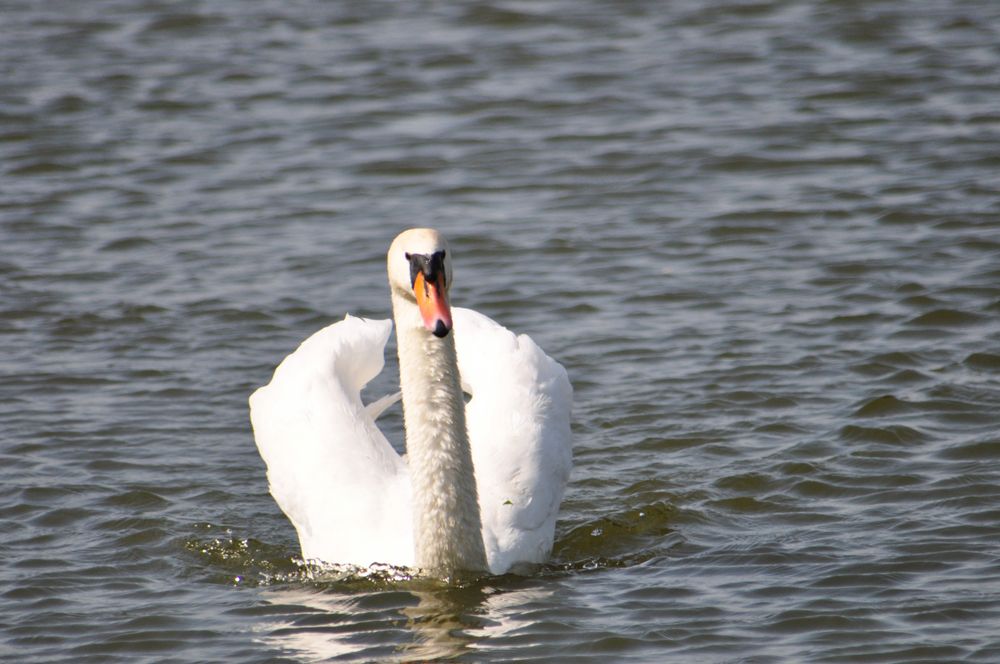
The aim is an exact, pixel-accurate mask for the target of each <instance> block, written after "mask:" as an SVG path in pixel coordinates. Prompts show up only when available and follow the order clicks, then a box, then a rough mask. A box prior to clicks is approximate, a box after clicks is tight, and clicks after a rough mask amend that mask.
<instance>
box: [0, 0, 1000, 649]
mask: <svg viewBox="0 0 1000 664" xmlns="http://www.w3.org/2000/svg"><path fill="white" fill-rule="evenodd" d="M0 13H2V16H3V20H2V22H0V63H2V64H0V72H2V75H0V237H2V247H3V248H2V250H0V284H2V297H0V304H2V316H0V335H2V341H3V344H2V346H3V355H2V358H3V359H2V364H0V371H2V377H3V378H2V380H0V422H2V431H3V435H2V444H0V445H2V447H0V449H2V460H0V505H2V514H3V517H2V521H0V529H2V530H0V558H2V560H3V561H4V564H3V566H2V572H0V574H2V577H0V634H2V639H0V657H2V658H3V659H5V660H7V661H16V662H23V661H31V662H49V661H94V662H112V661H122V662H125V661H127V662H135V661H245V662H264V661H268V662H270V661H288V662H292V661H318V660H323V659H328V658H334V657H340V658H344V659H356V660H362V661H365V660H413V659H436V658H449V657H455V658H458V659H460V660H464V661H510V660H520V661H525V660H532V659H535V660H541V661H552V660H554V659H559V660H580V661H584V660H590V661H599V662H605V661H634V662H652V661H657V662H662V661H676V662H690V661H701V662H770V661H789V662H802V661H809V662H860V661H879V662H916V661H934V662H938V661H967V662H995V661H998V660H1000V636H997V635H998V634H1000V550H998V547H997V542H998V541H1000V488H998V487H1000V471H998V467H1000V466H998V463H997V462H998V459H1000V438H998V431H1000V415H998V410H1000V381H998V373H1000V316H998V314H1000V223H998V220H997V218H998V214H1000V178H998V177H997V173H998V170H1000V157H998V155H1000V110H998V109H1000V73H998V72H1000V47H998V44H1000V5H998V4H997V3H995V2H992V1H990V0H979V1H973V0H968V1H962V0H956V1H954V2H949V3H937V4H933V3H913V2H905V0H884V1H880V2H854V1H851V0H826V1H823V0H806V1H804V2H791V1H782V0H759V1H756V2H748V1H736V0H722V1H720V2H711V3H704V2H695V1H693V0H692V1H689V2H684V1H681V2H671V3H653V2H616V3H592V2H584V3H578V2H568V1H560V0H551V1H543V2H532V3H520V2H504V3H489V4H487V3H430V2H415V3H379V2H371V3H364V4H357V5H355V4H347V3H319V2H305V1H303V2H296V3H284V2H265V1H264V0H258V1H256V2H241V3H230V2H221V1H215V2H213V1H208V0H205V1H201V2H190V3H168V2H160V1H154V0H142V1H141V2H131V1H130V2H125V1H124V0H122V1H119V2H114V1H110V0H108V1H99V0H94V1H91V2H86V3H84V2H79V3H46V2H30V1H27V0H25V1H23V2H6V3H3V6H2V9H0ZM411 225H430V226H435V227H437V228H439V229H441V230H442V231H443V232H445V233H446V234H447V236H448V237H449V239H450V241H451V244H452V247H453V251H454V260H455V266H456V286H455V293H454V297H453V299H454V301H455V302H456V304H460V305H463V306H470V307H473V308H476V309H479V310H480V311H483V312H484V313H486V314H488V315H490V316H491V317H493V318H495V319H497V320H499V321H501V322H502V323H504V324H505V325H507V326H509V327H511V328H512V329H515V330H517V331H520V332H527V333H529V334H531V335H532V336H533V337H534V338H535V340H536V341H538V343H539V344H540V345H541V346H542V347H543V348H545V349H546V351H547V352H548V353H550V354H551V355H553V356H554V357H556V358H558V359H559V360H560V361H561V362H562V363H563V364H564V365H565V366H566V367H567V369H568V371H569V373H570V376H571V378H572V380H573V383H574V386H575V389H576V407H575V412H574V431H575V446H576V447H575V459H576V466H575V470H574V475H573V477H572V480H571V484H570V487H569V490H568V495H567V497H566V501H565V504H564V506H563V511H562V515H561V519H560V523H559V527H558V536H557V543H556V550H555V552H554V555H553V559H552V561H551V563H550V564H549V565H547V566H546V567H545V568H544V569H542V570H539V571H538V572H537V573H536V574H534V575H532V576H528V577H517V576H508V577H502V578H488V579H482V580H479V581H475V582H466V583H462V584H458V583H456V584H451V585H448V584H441V583H435V582H430V581H420V580H405V579H399V578H396V577H395V576H394V574H393V573H392V571H388V570H386V571H381V572H377V573H375V574H372V575H371V576H369V577H367V578H358V577H344V576H338V575H336V574H330V573H326V574H323V573H319V572H317V571H316V570H310V569H304V568H302V567H301V566H299V565H297V564H296V563H295V561H294V558H295V556H296V553H297V546H296V541H295V539H294V533H293V531H292V528H291V526H290V525H289V524H288V522H287V521H286V520H285V519H284V517H283V516H282V515H281V513H280V512H279V511H278V510H277V508H276V506H275V505H274V503H273V501H272V500H271V498H270V497H269V495H268V494H267V488H266V483H265V478H264V469H263V466H262V463H261V461H260V459H259V458H258V456H257V453H256V451H255V449H254V445H253V441H252V437H251V434H250V430H249V425H248V421H247V408H246V398H247V396H248V395H249V393H250V392H251V391H252V390H253V389H254V388H255V387H256V386H258V385H261V384H263V383H265V382H266V381H267V380H268V378H269V376H270V372H271V371H272V370H273V367H274V365H275V364H276V363H277V361H278V360H280V358H281V357H283V356H284V355H285V354H286V353H287V352H289V351H290V350H291V349H292V348H294V347H295V345H296V344H297V343H298V342H299V341H300V340H301V339H303V338H304V337H306V336H307V335H308V334H310V333H311V332H312V331H314V330H315V329H318V328H319V327H320V326H322V325H325V324H327V323H328V322H329V321H331V320H334V319H337V318H340V317H341V316H342V315H343V313H345V312H348V311H350V312H352V313H355V314H360V315H367V316H375V317H385V316H387V315H388V311H389V304H388V294H387V290H386V286H385V276H384V267H383V260H384V259H383V255H384V251H385V249H386V247H387V245H388V243H389V241H390V240H391V239H392V237H393V236H394V235H395V234H396V232H397V231H398V230H400V229H402V228H404V227H407V226H411ZM391 385H392V374H391V372H390V373H389V374H387V375H386V376H385V377H384V378H382V379H380V381H379V382H378V384H376V385H374V386H373V391H378V390H388V389H390V388H391ZM387 427H388V428H389V430H390V433H391V434H393V435H398V434H399V417H398V414H397V415H394V416H392V417H390V418H389V419H388V420H387Z"/></svg>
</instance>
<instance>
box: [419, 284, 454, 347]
mask: <svg viewBox="0 0 1000 664" xmlns="http://www.w3.org/2000/svg"><path fill="white" fill-rule="evenodd" d="M443 282H444V277H443V276H442V275H441V274H440V273H439V274H438V275H437V278H435V279H433V280H432V281H427V279H426V278H425V277H424V274H423V272H418V273H417V277H416V279H414V280H413V294H414V295H416V296H417V306H418V307H419V308H420V316H421V318H423V319H424V327H425V328H427V330H428V331H429V332H433V333H434V336H436V337H445V336H447V335H448V331H449V330H451V307H449V306H448V294H447V293H446V292H445V289H444V283H443Z"/></svg>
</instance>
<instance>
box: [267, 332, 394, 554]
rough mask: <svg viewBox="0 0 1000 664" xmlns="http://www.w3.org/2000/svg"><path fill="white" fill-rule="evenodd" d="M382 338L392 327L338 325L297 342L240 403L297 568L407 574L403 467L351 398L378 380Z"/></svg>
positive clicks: (371, 413) (369, 413)
mask: <svg viewBox="0 0 1000 664" xmlns="http://www.w3.org/2000/svg"><path fill="white" fill-rule="evenodd" d="M391 331H392V321H388V320H382V321H375V320H366V319H362V318H354V317H352V316H347V317H345V318H344V320H342V321H339V322H337V323H334V324H333V325H330V326H328V327H326V328H324V329H322V330H320V331H319V332H316V333H315V334H313V335H312V336H311V337H309V338H308V339H306V340H305V341H303V342H302V344H301V345H300V346H299V347H298V349H297V350H296V351H295V352H294V353H292V354H291V355H289V356H288V357H286V358H285V359H284V360H283V361H282V362H281V364H280V365H278V368H277V369H276V370H275V372H274V377H273V378H272V379H271V382H270V383H269V384H267V385H266V386H264V387H261V388H260V389H258V390H257V391H256V392H254V393H253V395H251V397H250V420H251V422H252V424H253V430H254V438H255V439H256V441H257V449H258V450H259V451H260V455H261V457H262V458H263V459H264V463H265V464H266V465H267V478H268V482H269V484H270V490H271V495H272V496H274V499H275V501H277V503H278V506H279V507H281V509H282V511H283V512H284V513H285V514H286V515H287V516H288V518H289V519H290V520H291V522H292V524H293V525H294V526H295V529H296V531H297V532H298V535H299V543H300V544H301V546H302V557H303V558H305V559H307V560H308V559H317V560H323V561H328V562H336V563H351V564H356V565H362V566H367V565H370V564H372V563H390V564H393V565H412V564H413V538H412V532H413V529H412V526H411V522H412V515H411V505H410V482H409V477H408V471H407V468H406V464H405V463H404V462H403V460H402V459H401V457H400V456H399V454H397V453H396V451H395V450H394V449H393V448H392V446H391V445H390V444H389V441H387V440H386V438H385V436H384V435H383V434H382V432H381V431H379V429H378V427H377V426H376V425H375V420H374V417H375V416H377V414H378V413H377V412H376V411H377V410H378V407H375V408H372V409H366V408H365V406H364V404H362V402H361V394H360V392H361V388H362V387H364V386H365V384H366V383H368V381H370V380H371V379H372V378H374V377H375V376H376V375H378V373H379V372H380V371H381V370H382V366H383V364H384V349H385V343H386V341H387V340H388V338H389V334H390V333H391ZM382 405H383V404H379V406H382Z"/></svg>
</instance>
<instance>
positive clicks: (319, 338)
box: [250, 307, 572, 574]
mask: <svg viewBox="0 0 1000 664" xmlns="http://www.w3.org/2000/svg"><path fill="white" fill-rule="evenodd" d="M452 314H453V319H454V335H455V344H456V349H457V354H458V368H459V372H460V374H461V381H462V385H463V387H464V388H465V389H466V390H467V391H469V392H470V393H471V394H472V399H471V400H470V401H469V402H468V404H467V405H466V419H467V427H468V431H469V442H470V446H471V451H472V459H473V465H474V468H475V482H476V490H477V495H478V500H479V508H480V515H481V520H482V537H483V543H484V545H485V549H486V558H487V564H488V566H489V570H490V572H492V573H494V574H502V573H504V572H507V571H509V570H510V569H511V568H512V567H513V566H514V565H517V564H518V563H540V562H543V561H544V560H545V559H546V558H547V557H548V556H549V554H550V552H551V550H552V540H553V533H554V528H555V522H556V516H557V514H558V510H559V503H560V502H561V500H562V496H563V491H564V489H565V487H566V482H567V480H568V478H569V472H570V468H571V465H572V454H571V442H570V407H571V402H572V388H571V387H570V383H569V380H568V378H567V376H566V372H565V370H564V369H563V368H562V366H560V365H559V364H558V363H557V362H556V361H555V360H553V359H552V358H550V357H548V356H547V355H546V354H545V353H544V352H542V350H541V349H540V348H539V347H538V346H537V345H536V344H535V343H534V342H533V341H532V340H531V339H530V338H529V337H527V336H525V335H521V336H515V335H514V334H513V333H511V332H510V331H509V330H507V329H506V328H504V327H502V326H500V325H498V324H497V323H495V322H494V321H492V320H490V319H489V318H487V317H486V316H483V315H482V314H479V313H476V312H474V311H471V310H468V309H461V308H457V307H456V308H454V309H453V310H452ZM391 326H392V323H391V321H388V320H385V321H373V320H365V319H360V318H353V317H351V316H348V317H346V318H345V319H344V320H343V321H340V322H338V323H334V324H333V325H330V326H329V327H327V328H325V329H323V330H320V331H319V332H317V333H316V334H314V335H313V336H311V337H309V338H308V339H307V340H306V341H304V342H303V343H302V345H300V346H299V348H298V350H296V351H295V352H294V353H292V354H291V355H289V356H288V357H287V358H285V360H284V361H283V362H282V363H281V364H280V365H279V366H278V368H277V370H275V373H274V377H273V378H272V380H271V382H270V383H269V384H268V385H267V386H265V387H262V388H260V389H258V390H257V391H256V392H255V393H254V394H253V395H252V396H251V398H250V417H251V421H252V424H253V428H254V436H255V438H256V441H257V447H258V449H259V451H260V455H261V457H262V458H263V459H264V462H265V464H266V465H267V476H268V480H269V483H270V489H271V494H272V495H273V496H274V498H275V500H276V501H277V503H278V505H279V506H280V507H281V509H282V510H283V511H284V513H285V514H286V515H287V516H288V518H289V519H290V520H291V522H292V523H293V524H294V526H295V529H296V531H297V532H298V535H299V542H300V545H301V547H302V556H303V558H305V559H313V560H320V561H325V562H332V563H348V564H354V565H360V566H368V565H371V564H374V563H387V564H391V565H400V566H408V567H409V566H413V565H414V560H415V557H414V534H413V516H412V505H413V502H412V496H411V491H412V488H411V478H410V474H409V469H408V467H407V463H406V461H405V459H404V458H403V457H400V455H399V454H397V453H396V451H395V450H393V448H392V446H391V445H390V444H389V442H388V441H387V440H386V438H385V436H384V435H383V434H382V433H381V431H379V429H378V427H377V426H376V424H375V420H374V418H375V417H377V416H378V414H379V413H380V412H381V410H382V409H384V408H385V407H388V406H389V405H391V404H390V403H386V400H385V399H383V400H379V401H378V402H375V403H373V404H371V405H370V406H369V407H368V408H366V407H365V406H364V405H363V404H362V403H361V397H360V391H361V389H362V388H363V387H364V385H365V384H367V383H368V382H369V381H370V380H371V379H372V378H374V377H375V376H376V375H377V374H378V373H379V372H380V371H381V369H382V366H383V363H384V359H383V358H384V348H385V344H386V341H387V340H388V337H389V333H390V331H391ZM386 399H388V400H389V401H394V400H395V399H398V396H397V395H392V396H390V397H387V398H386Z"/></svg>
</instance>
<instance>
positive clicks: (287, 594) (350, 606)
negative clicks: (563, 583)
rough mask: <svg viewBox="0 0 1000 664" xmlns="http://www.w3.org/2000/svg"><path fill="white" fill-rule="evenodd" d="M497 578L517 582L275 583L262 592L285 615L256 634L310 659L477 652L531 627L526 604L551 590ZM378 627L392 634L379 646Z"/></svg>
mask: <svg viewBox="0 0 1000 664" xmlns="http://www.w3.org/2000/svg"><path fill="white" fill-rule="evenodd" d="M494 581H500V582H504V581H508V582H510V586H511V587H509V588H504V587H500V586H498V585H495V584H492V583H472V584H468V585H448V584H442V583H439V582H435V581H421V582H413V583H415V584H417V585H419V586H420V587H409V588H406V589H402V588H396V589H394V590H380V591H378V592H370V593H359V592H357V591H353V592H345V591H343V590H334V589H331V588H328V587H327V588H323V587H317V586H286V587H271V588H267V589H265V590H264V591H263V593H262V597H263V599H264V600H265V601H266V602H267V603H268V605H269V606H270V607H271V609H272V615H275V616H280V617H279V618H278V619H277V620H274V621H269V622H267V623H265V624H262V625H260V626H259V627H258V629H257V630H255V638H258V639H260V640H261V641H262V642H264V643H266V644H267V645H268V646H269V647H271V648H273V649H275V650H277V651H280V652H282V653H285V654H287V655H290V656H293V657H295V658H296V659H299V660H301V661H310V662H312V661H325V660H329V659H335V658H348V659H350V658H360V659H365V658H369V657H378V658H379V659H396V660H401V661H434V660H442V659H451V658H455V657H458V656H461V655H466V654H468V655H470V656H471V657H472V658H473V659H474V658H475V652H476V650H477V646H479V645H481V644H482V643H484V642H486V641H488V640H489V639H491V638H496V637H500V636H505V635H510V634H512V633H514V632H519V631H524V632H530V630H531V627H532V622H533V619H532V618H531V617H529V616H531V615H532V614H531V613H530V612H528V611H526V610H525V609H526V607H528V606H529V605H531V604H533V603H539V602H544V601H545V600H546V599H549V598H551V596H552V593H553V591H552V589H550V588H546V587H544V586H542V585H535V584H534V582H532V583H531V585H529V586H528V587H518V586H519V585H523V584H524V583H527V582H528V580H527V579H522V580H513V579H510V578H507V579H494ZM411 585H412V584H411ZM366 613H367V615H366ZM373 630H382V631H384V633H391V634H393V635H394V636H393V639H392V640H391V641H390V642H387V643H385V644H383V646H382V647H378V646H375V647H373V646H372V645H371V643H370V642H369V640H368V638H367V635H368V634H370V633H371V632H372V631H373ZM385 646H389V647H388V648H386V647H385Z"/></svg>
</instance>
